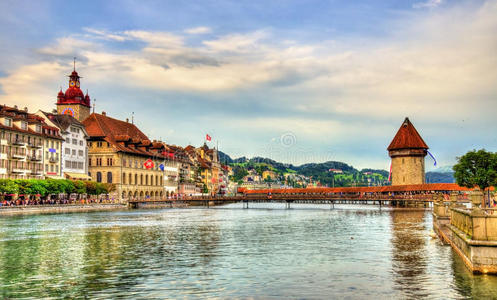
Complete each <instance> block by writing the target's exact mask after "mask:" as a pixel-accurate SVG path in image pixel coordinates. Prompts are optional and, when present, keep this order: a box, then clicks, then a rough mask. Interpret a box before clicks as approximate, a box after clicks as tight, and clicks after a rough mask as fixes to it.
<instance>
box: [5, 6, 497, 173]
mask: <svg viewBox="0 0 497 300" xmlns="http://www.w3.org/2000/svg"><path fill="white" fill-rule="evenodd" d="M496 15H497V1H449V0H419V1H417V0H413V1H290V0H289V1H84V2H82V1H2V2H1V3H0V51H1V53H2V55H1V56H0V103H5V104H10V105H14V104H18V105H19V106H21V107H22V106H27V107H28V108H29V109H30V110H31V111H35V110H37V109H40V108H41V109H45V110H50V109H52V108H53V107H54V102H55V98H56V94H57V92H58V90H59V88H60V87H61V86H62V88H63V89H66V88H67V77H66V75H67V74H68V73H70V71H71V68H72V57H74V56H76V57H77V58H78V62H77V69H78V72H79V73H80V75H81V76H83V77H84V78H83V79H82V88H83V89H84V90H86V89H88V90H89V93H90V96H91V97H92V99H95V98H96V111H97V112H101V111H106V112H107V114H108V115H110V116H112V117H115V118H120V119H125V118H131V112H135V121H136V124H137V125H138V126H139V127H140V128H141V129H142V130H143V131H144V132H145V133H146V134H147V135H149V137H150V138H153V139H159V138H161V139H163V140H165V141H166V142H169V143H172V144H177V145H181V146H186V145H187V144H194V145H197V146H198V145H200V144H201V143H203V138H204V136H205V133H209V134H210V135H211V136H213V138H214V142H213V145H215V144H216V143H217V142H218V143H219V147H220V149H221V150H223V151H225V152H227V153H228V154H230V155H232V156H234V157H238V156H243V155H244V156H248V157H252V156H256V155H260V156H266V157H271V158H273V159H276V160H280V161H284V162H289V163H293V164H301V163H307V162H321V161H327V160H339V161H344V162H347V163H350V164H352V165H354V166H355V167H357V168H363V167H374V168H383V169H388V167H389V158H388V155H387V152H386V147H387V146H388V144H389V142H390V141H391V139H392V138H393V136H394V135H395V132H396V131H397V129H398V128H399V126H400V124H401V123H402V121H403V119H404V118H405V117H406V116H408V117H409V118H410V119H411V121H412V122H413V124H414V125H415V126H416V128H417V129H418V131H419V132H420V133H421V135H422V136H423V138H424V139H425V141H426V142H427V144H428V145H429V146H430V150H431V152H432V153H433V154H434V155H435V156H436V157H437V160H438V161H439V164H440V165H442V166H443V165H451V164H453V163H454V161H455V157H456V156H458V155H461V154H464V153H465V152H466V151H468V150H470V149H473V148H486V149H488V150H492V151H496V150H497V149H496V148H497V136H496V134H495V131H496V129H497V125H496V111H497V109H496V108H497V55H496V53H497V36H496V35H495V32H497V18H495V16H496ZM430 165H431V162H430V160H429V159H427V166H430ZM430 168H431V167H428V169H430Z"/></svg>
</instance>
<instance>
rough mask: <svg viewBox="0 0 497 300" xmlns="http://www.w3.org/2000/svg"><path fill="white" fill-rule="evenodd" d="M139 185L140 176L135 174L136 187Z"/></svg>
mask: <svg viewBox="0 0 497 300" xmlns="http://www.w3.org/2000/svg"><path fill="white" fill-rule="evenodd" d="M137 184H138V174H135V185H137Z"/></svg>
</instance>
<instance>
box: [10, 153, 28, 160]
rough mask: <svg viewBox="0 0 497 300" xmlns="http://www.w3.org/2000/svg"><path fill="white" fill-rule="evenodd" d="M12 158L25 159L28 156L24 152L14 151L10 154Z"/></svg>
mask: <svg viewBox="0 0 497 300" xmlns="http://www.w3.org/2000/svg"><path fill="white" fill-rule="evenodd" d="M10 157H11V158H13V159H25V158H26V154H22V153H12V154H11V155H10Z"/></svg>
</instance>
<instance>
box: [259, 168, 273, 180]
mask: <svg viewBox="0 0 497 300" xmlns="http://www.w3.org/2000/svg"><path fill="white" fill-rule="evenodd" d="M268 178H269V179H271V180H275V179H276V173H274V172H273V171H270V170H266V171H263V172H262V180H266V179H268Z"/></svg>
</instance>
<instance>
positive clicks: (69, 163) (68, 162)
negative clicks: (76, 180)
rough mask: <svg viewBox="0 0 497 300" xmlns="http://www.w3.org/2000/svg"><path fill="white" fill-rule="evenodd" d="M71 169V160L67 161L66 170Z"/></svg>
mask: <svg viewBox="0 0 497 300" xmlns="http://www.w3.org/2000/svg"><path fill="white" fill-rule="evenodd" d="M70 167H71V161H70V160H66V168H70Z"/></svg>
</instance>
